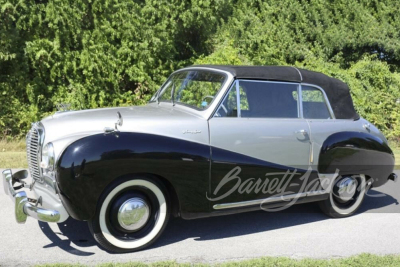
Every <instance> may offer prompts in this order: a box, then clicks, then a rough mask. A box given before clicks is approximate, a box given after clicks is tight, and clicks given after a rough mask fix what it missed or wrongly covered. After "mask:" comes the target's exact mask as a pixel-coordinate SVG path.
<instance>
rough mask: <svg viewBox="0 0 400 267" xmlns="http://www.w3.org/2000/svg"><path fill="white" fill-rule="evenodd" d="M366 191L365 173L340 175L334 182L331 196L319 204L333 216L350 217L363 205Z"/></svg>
mask: <svg viewBox="0 0 400 267" xmlns="http://www.w3.org/2000/svg"><path fill="white" fill-rule="evenodd" d="M365 192H366V180H365V175H363V174H360V175H352V176H339V177H338V178H337V179H336V180H335V182H334V183H333V184H332V188H331V191H330V194H329V198H328V199H326V200H324V201H320V202H319V206H320V208H321V210H322V211H323V212H324V213H325V214H327V215H328V216H330V217H332V218H344V217H349V216H351V215H353V214H354V213H355V212H356V211H357V210H358V208H359V207H360V206H361V204H362V202H363V200H364V197H365Z"/></svg>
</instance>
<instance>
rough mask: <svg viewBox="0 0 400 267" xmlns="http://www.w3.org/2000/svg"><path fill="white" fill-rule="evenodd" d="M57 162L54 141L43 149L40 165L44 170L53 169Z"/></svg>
mask: <svg viewBox="0 0 400 267" xmlns="http://www.w3.org/2000/svg"><path fill="white" fill-rule="evenodd" d="M54 164H55V156H54V147H53V144H52V143H47V144H46V145H45V146H44V147H43V150H42V162H41V163H40V167H41V168H42V169H43V170H44V171H53V170H54V167H55V166H54Z"/></svg>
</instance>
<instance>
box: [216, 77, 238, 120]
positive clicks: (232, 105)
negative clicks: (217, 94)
mask: <svg viewBox="0 0 400 267" xmlns="http://www.w3.org/2000/svg"><path fill="white" fill-rule="evenodd" d="M229 90H230V91H229V93H228V95H227V96H226V97H225V99H224V101H223V102H222V104H221V105H220V106H219V108H218V110H217V113H216V114H215V116H216V117H237V97H236V83H234V84H233V86H232V87H231V89H229Z"/></svg>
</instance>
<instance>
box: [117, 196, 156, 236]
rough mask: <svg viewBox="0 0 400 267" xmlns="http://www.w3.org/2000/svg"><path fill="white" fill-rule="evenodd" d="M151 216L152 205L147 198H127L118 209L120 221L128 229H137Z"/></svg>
mask: <svg viewBox="0 0 400 267" xmlns="http://www.w3.org/2000/svg"><path fill="white" fill-rule="evenodd" d="M149 218H150V207H149V205H148V204H147V203H146V201H145V200H143V199H141V198H138V197H135V198H130V199H128V200H126V201H125V202H124V203H123V204H122V205H121V207H120V208H119V210H118V223H119V225H120V226H121V227H122V228H124V229H125V230H128V231H137V230H139V229H141V228H142V227H143V226H145V225H146V223H147V222H148V220H149Z"/></svg>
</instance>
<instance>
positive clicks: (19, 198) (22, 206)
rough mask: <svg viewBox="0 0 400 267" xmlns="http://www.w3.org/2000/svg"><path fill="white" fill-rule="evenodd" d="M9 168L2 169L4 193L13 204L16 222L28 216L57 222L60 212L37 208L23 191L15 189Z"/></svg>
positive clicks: (23, 221)
mask: <svg viewBox="0 0 400 267" xmlns="http://www.w3.org/2000/svg"><path fill="white" fill-rule="evenodd" d="M14 181H15V179H13V174H12V172H11V170H9V169H8V170H5V171H3V186H4V192H5V193H6V195H9V196H10V198H11V200H12V201H13V202H14V204H15V212H14V213H15V219H16V221H17V222H18V223H25V222H26V219H27V217H28V216H30V217H32V218H35V219H36V220H39V221H43V222H59V221H60V213H59V212H58V211H56V210H47V209H43V208H39V207H38V206H37V204H33V203H32V202H31V200H30V199H29V198H28V197H27V195H26V193H25V191H19V192H17V191H15V189H14Z"/></svg>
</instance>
